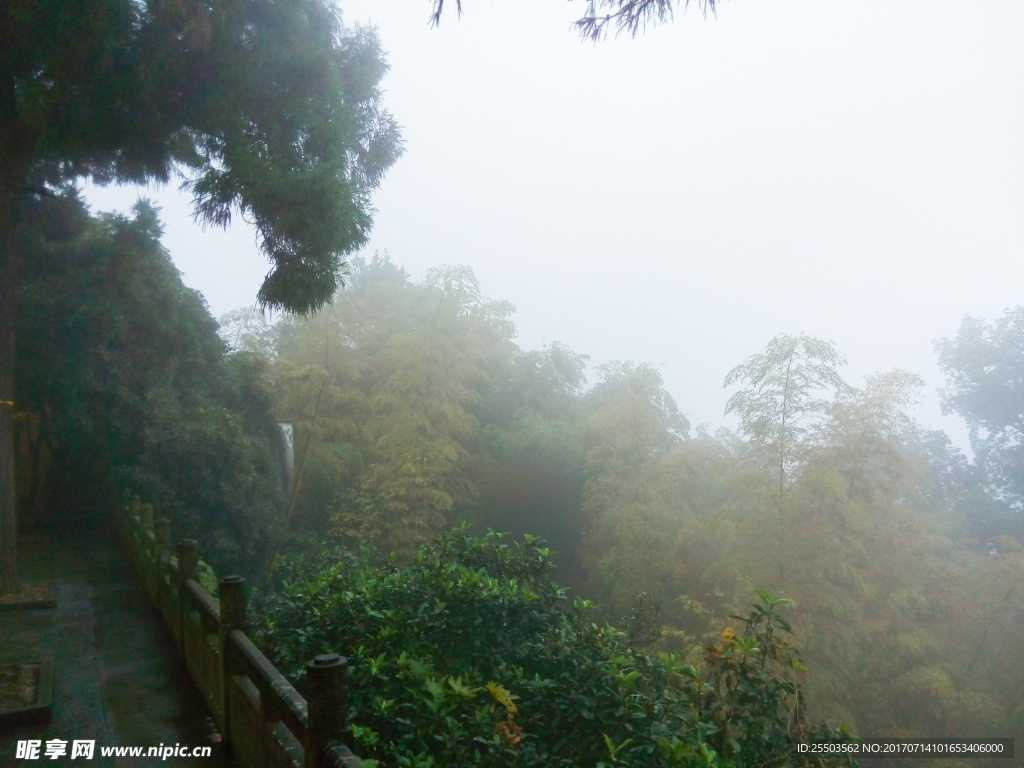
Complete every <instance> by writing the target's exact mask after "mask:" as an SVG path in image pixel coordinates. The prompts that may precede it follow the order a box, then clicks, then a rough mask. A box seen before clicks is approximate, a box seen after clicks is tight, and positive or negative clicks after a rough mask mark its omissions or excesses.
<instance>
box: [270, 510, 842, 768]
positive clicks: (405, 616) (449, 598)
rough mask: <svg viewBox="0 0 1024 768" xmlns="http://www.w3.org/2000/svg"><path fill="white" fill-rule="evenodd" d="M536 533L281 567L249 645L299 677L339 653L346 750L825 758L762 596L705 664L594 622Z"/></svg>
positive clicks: (438, 758)
mask: <svg viewBox="0 0 1024 768" xmlns="http://www.w3.org/2000/svg"><path fill="white" fill-rule="evenodd" d="M552 569H553V565H552V563H551V560H550V556H549V552H548V550H547V549H546V548H544V547H543V546H542V542H541V541H540V540H539V539H536V538H532V537H529V536H528V537H526V539H525V541H524V542H522V543H507V542H506V541H505V540H504V536H503V534H497V533H494V532H489V533H488V534H487V535H486V536H484V537H483V538H474V537H471V536H469V535H467V534H466V533H465V530H464V528H462V529H455V530H453V531H451V532H449V533H447V534H445V535H443V536H442V537H441V538H440V539H438V540H437V541H436V542H435V543H434V544H432V545H431V546H428V547H423V548H421V549H420V550H419V552H418V554H417V555H416V557H415V559H414V561H413V562H412V563H411V564H409V565H407V566H403V567H400V566H398V565H396V564H395V563H394V562H393V561H391V562H389V563H387V564H386V565H384V566H374V565H373V564H371V562H370V560H369V558H368V553H367V552H366V551H365V550H364V551H362V552H352V551H347V550H344V549H341V548H336V549H333V550H329V549H326V548H325V549H324V550H323V551H321V552H320V553H319V554H318V555H317V556H315V557H312V558H309V559H304V558H301V557H299V558H291V559H284V560H282V561H281V562H280V564H279V565H278V568H277V574H278V578H279V579H280V582H279V588H278V591H277V592H276V593H274V594H271V595H269V596H268V597H266V598H264V600H263V601H262V602H261V603H260V611H261V614H262V619H261V626H260V627H259V629H258V630H257V633H256V635H257V639H258V642H260V644H261V645H262V646H263V648H264V649H265V650H266V651H267V653H268V654H269V655H270V656H271V658H272V660H273V661H274V662H275V663H276V664H277V665H278V666H279V668H280V669H281V670H282V671H283V672H284V673H285V674H286V675H287V676H288V677H289V678H290V679H291V680H293V681H295V682H296V683H297V685H299V687H300V688H301V687H302V684H303V681H302V676H303V670H304V665H305V663H306V662H307V661H308V660H309V659H310V658H312V657H313V656H315V655H316V654H319V653H324V652H337V653H342V654H344V655H347V656H349V657H350V664H351V666H352V671H351V678H350V698H351V704H352V721H353V732H354V738H355V741H356V746H357V752H359V753H361V754H362V755H363V756H364V757H366V758H371V759H375V760H378V761H380V762H381V763H382V764H384V765H388V766H402V767H409V768H428V767H431V766H445V767H446V768H457V767H459V766H475V765H488V766H538V767H539V766H564V767H565V768H569V766H578V765H587V766H596V767H597V768H612V766H625V765H630V766H636V767H647V766H650V767H652V768H653V767H655V766H657V767H661V766H664V767H666V768H667V767H668V766H705V768H710V767H711V766H723V767H724V766H730V765H737V766H748V765H755V764H758V765H768V764H776V763H778V764H788V765H808V766H809V765H823V764H824V763H823V762H821V761H818V760H814V759H811V758H809V757H807V756H805V755H801V754H799V753H798V752H797V744H798V743H799V742H800V741H804V740H806V739H808V738H810V737H812V736H813V735H815V734H817V735H822V734H823V733H824V731H821V730H820V729H819V730H817V731H814V732H812V729H810V728H809V727H808V725H807V724H806V722H805V721H804V716H803V702H802V698H801V695H800V692H799V689H798V687H797V685H796V683H795V682H794V680H793V672H794V671H796V670H798V669H799V668H800V663H799V659H798V657H797V655H796V651H795V650H794V649H793V648H791V647H790V646H789V645H788V644H787V642H786V641H785V639H784V635H785V634H787V633H789V631H790V628H789V626H788V625H787V624H786V623H785V622H784V621H783V620H782V619H780V618H779V617H778V611H779V609H780V608H781V607H783V606H784V604H785V603H786V601H780V600H775V599H773V598H771V596H769V595H767V594H765V593H761V595H760V596H761V600H762V601H761V604H759V605H757V606H755V607H754V609H753V610H752V611H751V613H750V615H749V616H747V617H743V618H741V619H740V620H741V621H742V628H741V629H740V631H739V632H738V633H737V632H735V631H734V630H733V629H731V628H728V629H727V630H725V631H723V633H722V636H721V642H719V643H717V644H714V645H711V646H708V647H707V648H705V652H704V657H705V663H704V669H703V670H702V671H699V670H698V669H696V668H695V667H693V666H691V665H689V664H685V663H683V662H681V661H680V659H679V658H678V657H677V656H675V655H672V654H655V653H652V652H649V651H647V650H644V649H641V648H638V647H634V645H631V643H630V641H629V638H628V636H627V635H626V633H623V632H620V631H619V630H617V629H615V628H614V627H612V626H609V625H607V624H606V625H605V626H598V625H597V624H595V623H593V622H591V621H590V620H589V619H588V618H587V616H586V611H587V609H588V608H589V607H590V606H589V603H587V602H586V601H584V600H580V599H578V598H577V599H575V600H573V599H570V598H569V597H568V596H567V595H566V590H565V589H563V588H560V587H558V585H557V584H555V583H554V581H553V580H552V578H551V575H552Z"/></svg>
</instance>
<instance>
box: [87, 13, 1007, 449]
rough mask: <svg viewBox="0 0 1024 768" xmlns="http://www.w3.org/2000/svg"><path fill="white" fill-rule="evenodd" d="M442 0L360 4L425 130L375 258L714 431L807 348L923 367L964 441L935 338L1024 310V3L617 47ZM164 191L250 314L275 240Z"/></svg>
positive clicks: (417, 129) (172, 244)
mask: <svg viewBox="0 0 1024 768" xmlns="http://www.w3.org/2000/svg"><path fill="white" fill-rule="evenodd" d="M447 5H449V6H451V8H450V10H446V16H445V18H444V19H443V20H442V24H441V28H440V29H439V30H433V29H430V28H429V27H428V26H427V17H428V15H429V12H430V8H431V4H430V2H429V0H407V1H402V2H399V1H397V0H390V1H389V2H380V1H379V0H378V1H377V2H372V1H371V0H360V1H358V2H355V1H351V2H343V3H341V7H342V8H343V9H344V15H345V19H346V21H347V22H348V23H350V24H351V23H367V22H372V23H373V24H375V25H376V26H377V27H378V28H379V32H380V37H381V39H382V42H383V47H384V49H385V50H386V51H388V54H389V59H390V62H391V66H392V69H391V72H390V74H389V75H388V76H387V78H386V79H385V82H384V87H385V89H386V91H387V93H386V96H385V100H386V103H387V105H388V107H389V108H390V109H391V111H392V112H393V113H394V114H395V116H396V117H397V119H398V121H399V122H400V123H401V125H402V126H403V132H404V135H405V139H406V148H407V151H406V154H405V156H404V157H402V158H401V159H400V160H399V161H398V163H397V164H396V166H395V167H394V168H393V169H392V170H391V172H390V173H389V175H388V177H387V179H386V180H385V182H384V184H383V186H382V188H381V190H380V191H379V193H378V194H377V196H376V198H375V205H376V207H377V209H378V214H377V216H376V225H375V228H374V232H373V237H372V240H371V243H370V245H369V248H368V249H367V252H368V253H369V254H372V253H373V251H374V250H380V251H381V252H383V251H385V250H387V251H388V252H389V254H390V255H391V257H392V259H393V260H394V261H396V262H397V263H399V264H401V265H403V266H405V267H406V268H407V269H408V270H409V272H410V273H411V274H412V276H413V277H414V278H419V277H421V276H422V275H423V273H424V272H425V271H426V270H427V269H428V268H429V267H432V266H435V265H438V264H442V263H461V264H469V265H471V266H472V267H473V268H474V269H475V271H476V274H477V277H478V278H479V279H480V282H481V284H482V287H483V289H484V292H485V293H486V294H488V295H490V296H492V297H494V298H501V299H508V300H509V301H511V302H512V303H514V304H515V305H516V307H517V313H516V321H517V325H518V328H519V343H520V344H521V345H522V346H523V347H525V348H537V347H539V346H540V345H541V344H542V343H543V342H544V341H545V340H547V341H552V340H558V341H562V342H565V343H567V344H568V345H569V346H571V347H572V348H574V349H576V350H577V351H580V352H585V353H587V354H590V355H591V356H592V358H593V360H592V362H593V363H601V362H606V361H609V360H614V359H628V360H636V361H646V362H651V363H654V364H656V365H658V366H659V367H660V368H661V370H662V373H663V375H664V378H665V382H666V385H667V387H668V389H669V391H670V392H671V393H672V394H673V395H674V396H675V398H676V399H677V401H678V402H679V405H680V407H681V409H682V410H683V411H684V413H686V414H687V416H688V417H689V418H690V420H691V421H692V422H693V423H694V424H695V425H696V424H697V423H700V422H706V423H708V424H709V425H711V426H712V427H716V426H718V425H720V424H722V423H723V417H722V408H723V406H724V403H725V401H726V399H727V397H728V393H726V392H725V391H723V390H722V379H723V378H724V376H725V374H726V373H727V372H728V371H729V369H730V368H732V367H733V366H734V365H736V364H737V363H739V362H740V361H742V360H743V359H744V358H745V357H746V356H748V355H750V354H752V353H755V352H758V351H760V350H761V349H762V348H763V347H764V345H765V343H766V342H767V341H768V340H769V339H770V338H771V337H772V336H773V335H775V334H776V333H780V332H788V333H799V332H801V331H803V332H806V333H808V334H812V335H815V336H820V337H823V338H826V339H830V340H832V341H834V342H835V343H836V344H837V346H838V347H839V348H840V349H841V350H842V351H843V352H845V353H846V355H847V357H848V359H849V363H850V364H849V366H848V367H847V369H846V370H845V371H844V374H845V375H846V376H847V378H848V380H849V381H851V382H852V383H859V382H860V378H861V377H862V376H863V375H864V374H868V373H872V372H874V371H877V370H884V369H888V368H892V367H896V366H899V367H903V368H907V369H909V370H912V371H915V372H917V373H920V374H921V375H923V376H924V377H925V379H926V380H927V382H928V388H927V391H926V392H925V393H924V398H925V399H924V404H923V405H922V406H921V408H920V409H919V410H918V417H919V419H920V420H921V421H922V422H923V423H924V424H925V425H932V426H935V427H942V428H945V429H947V431H949V432H950V433H951V435H952V436H954V438H955V439H956V441H957V442H958V443H959V444H961V445H965V443H966V439H965V432H964V430H963V427H962V425H960V424H959V423H958V422H957V421H956V420H954V419H949V418H943V417H941V415H940V413H939V408H938V403H937V398H936V396H935V394H934V390H935V388H936V387H937V386H939V385H940V384H941V383H942V381H941V377H940V375H939V373H938V370H937V368H936V366H935V362H934V359H935V356H934V353H933V351H932V348H931V342H932V340H933V339H936V338H939V337H943V336H949V335H951V334H953V333H954V332H955V330H956V328H957V326H958V325H959V323H960V320H961V319H962V318H963V316H964V315H965V314H970V315H975V316H982V317H985V318H987V319H989V320H991V319H992V318H993V317H995V316H996V315H998V314H1000V313H1001V312H1002V311H1003V310H1004V309H1005V308H1007V307H1010V306H1015V305H1017V304H1021V303H1024V258H1022V257H1024V146H1022V139H1024V45H1022V44H1021V40H1022V39H1024V3H1021V2H1020V0H991V1H987V2H986V1H981V2H975V3H970V4H965V3H955V2H951V1H950V0H942V1H939V2H937V1H936V0H927V2H926V1H925V0H903V1H902V2H899V3H892V2H875V1H872V2H865V1H863V0H861V1H860V2H853V1H852V0H846V1H844V2H838V1H831V2H823V0H757V2H755V1H754V0H728V1H727V2H725V3H724V4H723V5H721V7H720V10H719V12H718V16H717V19H716V18H711V17H709V18H708V19H707V20H705V19H703V18H702V16H701V14H700V13H699V12H698V11H697V9H696V7H694V8H691V9H690V11H689V12H688V13H686V14H685V15H684V14H682V13H680V14H677V17H676V21H675V23H673V24H670V25H667V26H664V27H659V28H656V29H652V30H648V31H647V33H646V34H645V35H642V36H639V37H637V38H636V39H635V40H633V39H619V40H612V39H609V40H608V41H606V42H604V43H601V44H598V45H596V46H594V45H592V44H589V43H580V42H578V40H577V38H576V36H575V35H574V34H573V33H572V32H571V31H570V30H569V24H570V22H571V21H572V20H573V19H575V18H577V17H578V16H579V15H580V14H581V13H582V11H583V7H584V3H583V2H582V0H577V1H576V2H565V0H514V1H513V0H463V6H464V10H465V14H464V16H463V18H462V19H461V20H459V19H458V18H457V16H456V13H455V3H454V0H449V3H448V4H447ZM138 194H139V192H138V191H137V190H136V189H134V188H111V189H96V188H89V190H88V194H87V198H88V199H89V200H90V202H91V203H92V204H93V206H94V207H95V208H96V209H99V210H108V209H111V208H118V209H124V208H126V207H127V206H128V205H130V203H131V202H132V201H134V199H135V198H136V197H137V196H138ZM145 194H148V195H149V196H150V197H152V198H153V199H154V200H156V201H157V202H158V203H159V204H160V205H162V206H163V208H164V219H165V224H166V228H167V235H166V237H165V243H166V244H167V246H168V248H169V249H170V251H171V254H172V256H173V258H174V261H175V263H176V264H177V265H178V268H179V269H180V270H181V271H182V272H183V275H184V279H185V282H186V283H187V284H188V285H190V286H192V287H195V288H198V289H199V290H200V291H202V292H203V294H204V295H205V296H206V298H207V301H208V302H209V304H210V309H211V311H212V312H213V314H214V315H220V314H223V313H224V312H227V311H228V310H231V309H234V308H236V307H240V306H246V305H252V304H253V302H254V300H255V294H256V291H257V289H258V287H259V284H260V282H261V280H262V278H263V276H264V275H265V273H266V272H267V269H268V265H267V262H266V260H265V259H264V258H263V257H262V256H260V255H259V253H258V252H257V250H256V246H255V242H254V234H253V232H252V230H250V229H249V228H248V227H247V226H246V225H245V224H244V223H243V222H241V221H240V220H238V221H237V222H236V224H235V225H234V226H233V228H232V229H231V230H229V231H228V232H227V233H224V232H221V231H219V230H214V231H207V232H205V233H204V232H202V230H200V229H199V228H198V227H196V226H195V225H194V224H192V222H191V221H190V219H189V216H188V212H189V206H188V200H187V198H185V197H182V196H181V195H180V194H179V193H178V192H177V191H176V189H174V188H173V187H172V188H170V189H166V188H165V189H163V190H149V191H146V192H145Z"/></svg>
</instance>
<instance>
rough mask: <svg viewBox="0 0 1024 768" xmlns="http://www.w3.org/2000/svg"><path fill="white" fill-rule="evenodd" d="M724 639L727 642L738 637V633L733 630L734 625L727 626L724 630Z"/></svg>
mask: <svg viewBox="0 0 1024 768" xmlns="http://www.w3.org/2000/svg"><path fill="white" fill-rule="evenodd" d="M722 639H723V640H725V642H727V643H728V642H731V641H733V640H735V639H736V633H735V632H733V631H732V627H726V628H725V629H723V630H722Z"/></svg>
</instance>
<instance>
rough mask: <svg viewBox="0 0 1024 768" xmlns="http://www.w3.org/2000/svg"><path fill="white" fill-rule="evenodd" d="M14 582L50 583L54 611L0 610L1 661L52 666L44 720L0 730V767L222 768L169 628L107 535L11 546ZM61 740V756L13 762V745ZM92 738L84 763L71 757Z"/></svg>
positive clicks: (33, 540)
mask: <svg viewBox="0 0 1024 768" xmlns="http://www.w3.org/2000/svg"><path fill="white" fill-rule="evenodd" d="M18 548H19V557H20V558H21V560H20V563H19V569H20V572H21V576H22V579H23V581H26V582H36V581H41V580H49V581H50V583H51V584H52V586H53V587H54V591H55V593H56V596H57V605H56V607H55V608H42V609H28V610H12V611H5V612H2V613H0V662H16V661H23V660H24V661H32V660H40V659H49V660H52V661H53V664H54V690H53V695H54V707H53V722H52V723H50V724H49V725H46V726H38V725H36V726H21V727H17V728H7V729H0V767H2V768H8V767H10V768H15V767H16V766H23V767H27V766H32V765H36V766H42V765H47V766H54V765H60V766H64V765H67V766H75V765H81V766H96V768H113V767H114V766H116V767H117V768H135V766H139V767H140V768H141V767H143V766H157V765H161V766H174V767H175V768H178V767H181V768H185V767H190V768H228V766H231V765H232V763H231V762H230V761H229V760H228V759H227V758H226V757H225V756H224V755H223V754H222V751H221V749H220V746H219V738H220V737H219V734H217V732H216V728H215V726H214V725H213V722H212V720H211V719H210V717H209V714H208V712H207V710H206V707H205V705H204V704H203V701H202V699H201V698H200V696H199V693H198V692H197V691H196V689H195V688H194V687H193V685H192V681H191V680H190V679H189V677H188V674H187V673H186V672H185V671H184V668H183V667H182V664H181V662H180V660H179V657H178V654H177V648H176V646H175V645H174V640H173V638H172V636H171V633H170V630H169V629H168V628H167V627H166V626H165V625H164V624H163V622H162V620H161V619H160V616H159V615H158V613H157V611H156V608H155V607H154V606H153V605H152V603H150V601H149V597H148V595H146V593H145V591H144V590H143V588H142V585H141V583H140V582H139V581H138V579H137V578H136V577H135V574H134V573H133V572H132V571H131V569H130V566H129V564H128V563H127V561H126V560H125V558H124V556H123V555H122V553H121V550H120V548H119V545H118V542H117V539H116V537H115V535H114V533H113V531H112V530H94V531H89V532H74V533H70V532H69V533H67V534H66V535H57V534H54V535H51V536H46V537H41V536H33V537H25V538H24V539H22V540H19V547H18ZM24 739H40V740H42V741H43V743H44V746H45V742H46V741H47V740H48V739H62V740H66V741H67V742H68V755H67V756H65V757H63V758H58V759H56V760H51V759H46V758H42V759H40V760H19V759H16V747H17V742H18V741H19V740H24ZM74 739H95V741H96V751H95V755H94V757H93V759H92V760H84V759H81V758H78V759H75V760H71V759H70V752H71V749H70V746H71V742H72V740H74ZM175 744H181V745H188V746H193V747H194V746H211V747H213V756H212V757H209V758H174V757H169V758H167V759H166V760H161V759H160V758H153V757H148V758H147V757H141V758H138V757H137V758H132V757H106V758H104V757H102V756H101V755H100V747H101V746H110V747H136V746H138V747H147V748H148V747H151V746H158V745H175Z"/></svg>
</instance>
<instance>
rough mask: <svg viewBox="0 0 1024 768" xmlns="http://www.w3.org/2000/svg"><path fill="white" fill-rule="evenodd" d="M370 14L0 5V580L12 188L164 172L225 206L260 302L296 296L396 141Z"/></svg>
mask: <svg viewBox="0 0 1024 768" xmlns="http://www.w3.org/2000/svg"><path fill="white" fill-rule="evenodd" d="M386 70H387V64H386V63H385V60H384V56H383V54H382V52H381V50H380V46H379V43H378V41H377V38H376V35H375V34H374V32H373V31H372V30H368V29H355V30H349V29H346V28H345V27H343V25H342V23H341V18H340V15H339V14H338V12H337V11H336V10H335V8H334V7H333V5H332V4H331V3H330V2H328V0H295V1H294V2H288V3H281V2H276V1H275V0H244V1H243V2H227V1H226V0H207V1H206V2H202V1H201V0H147V1H146V2H136V1H134V0H23V1H22V2H17V3H2V4H0V592H6V591H10V590H13V589H15V588H16V584H17V575H16V568H15V551H14V536H15V497H14V469H13V463H14V456H13V421H12V417H13V411H14V408H15V403H14V349H15V331H14V316H15V314H14V313H15V309H14V308H15V301H16V298H17V287H16V286H17V285H18V272H19V269H18V258H17V253H16V252H15V247H14V244H15V240H14V237H15V228H16V223H17V222H16V219H17V212H18V208H19V204H20V202H21V200H22V199H23V197H24V196H25V195H27V194H47V193H48V189H52V187H53V186H55V185H62V184H67V183H70V182H72V181H73V180H74V179H75V178H79V177H91V178H93V179H94V180H97V181H100V182H106V181H129V182H141V181H145V180H151V179H155V180H161V181H166V180H167V179H169V178H170V176H171V175H172V174H174V173H175V172H178V171H184V172H185V173H187V174H188V177H189V180H188V185H189V186H190V188H191V190H192V192H193V193H194V195H195V216H196V217H197V219H198V220H200V221H203V222H204V223H207V224H214V225H219V226H226V225H227V224H228V223H229V222H230V221H231V217H232V215H234V214H239V213H240V214H243V215H245V216H246V217H247V218H248V219H249V220H250V221H252V222H253V223H255V225H256V226H257V228H258V229H259V232H260V245H261V248H262V250H263V251H264V253H265V254H266V255H267V256H268V257H269V258H270V261H271V263H272V268H271V270H270V272H269V274H268V275H267V278H266V280H265V281H264V283H263V286H262V288H261V289H260V293H259V300H260V301H261V302H262V303H263V304H264V305H266V306H270V307H279V308H282V309H285V310H288V311H295V312H301V313H306V312H309V311H311V310H315V309H317V308H319V307H321V306H323V304H325V303H326V302H328V301H329V300H330V298H331V296H332V295H333V294H334V291H335V289H336V287H337V285H338V283H339V281H340V280H341V274H342V271H343V269H344V261H343V259H344V256H345V255H346V254H348V253H351V252H352V251H353V250H354V249H356V248H358V247H359V246H361V245H362V244H363V243H365V241H366V239H367V236H368V232H369V229H370V226H371V223H372V217H371V209H370V205H369V197H370V193H371V191H372V190H373V189H374V188H375V187H376V186H377V185H378V183H379V182H380V180H381V178H382V176H383V174H384V172H385V171H386V169H387V168H388V167H389V166H390V165H391V164H392V163H393V162H394V161H395V159H396V158H397V157H398V155H399V154H400V152H401V139H400V136H399V132H398V128H397V126H396V124H395V122H394V120H393V119H392V118H391V116H390V115H389V114H388V112H387V111H386V110H385V109H384V108H383V107H382V105H381V101H380V90H379V83H380V80H381V78H382V76H383V75H384V73H385V71H386Z"/></svg>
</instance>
